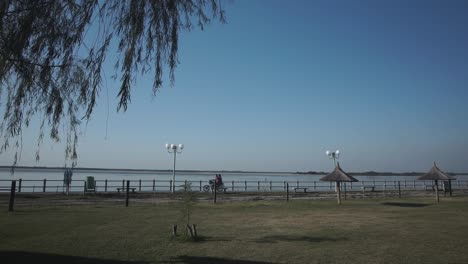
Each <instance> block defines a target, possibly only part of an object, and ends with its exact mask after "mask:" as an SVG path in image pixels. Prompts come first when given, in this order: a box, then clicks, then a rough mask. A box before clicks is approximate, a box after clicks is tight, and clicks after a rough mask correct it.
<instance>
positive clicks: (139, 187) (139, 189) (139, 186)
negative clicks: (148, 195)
mask: <svg viewBox="0 0 468 264" xmlns="http://www.w3.org/2000/svg"><path fill="white" fill-rule="evenodd" d="M138 184H139V185H138V191H139V192H141V179H140V180H139V181H138Z"/></svg>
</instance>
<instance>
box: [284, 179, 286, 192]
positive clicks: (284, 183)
mask: <svg viewBox="0 0 468 264" xmlns="http://www.w3.org/2000/svg"><path fill="white" fill-rule="evenodd" d="M283 188H284V190H285V191H286V181H284V182H283Z"/></svg>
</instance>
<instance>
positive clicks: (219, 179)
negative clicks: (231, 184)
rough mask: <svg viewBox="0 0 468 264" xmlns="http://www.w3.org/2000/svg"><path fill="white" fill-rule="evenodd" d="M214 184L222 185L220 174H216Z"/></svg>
mask: <svg viewBox="0 0 468 264" xmlns="http://www.w3.org/2000/svg"><path fill="white" fill-rule="evenodd" d="M215 182H216V186H221V185H223V178H222V177H221V174H216V181H215Z"/></svg>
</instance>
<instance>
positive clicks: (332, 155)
mask: <svg viewBox="0 0 468 264" xmlns="http://www.w3.org/2000/svg"><path fill="white" fill-rule="evenodd" d="M325 153H326V154H327V156H328V157H329V158H330V159H333V163H334V164H335V167H336V160H337V159H338V158H339V157H340V151H339V150H336V151H329V150H327V151H326V152H325Z"/></svg>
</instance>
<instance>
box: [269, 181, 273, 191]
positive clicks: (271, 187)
mask: <svg viewBox="0 0 468 264" xmlns="http://www.w3.org/2000/svg"><path fill="white" fill-rule="evenodd" d="M272 189H273V186H272V184H271V181H270V192H271V190H272Z"/></svg>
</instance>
